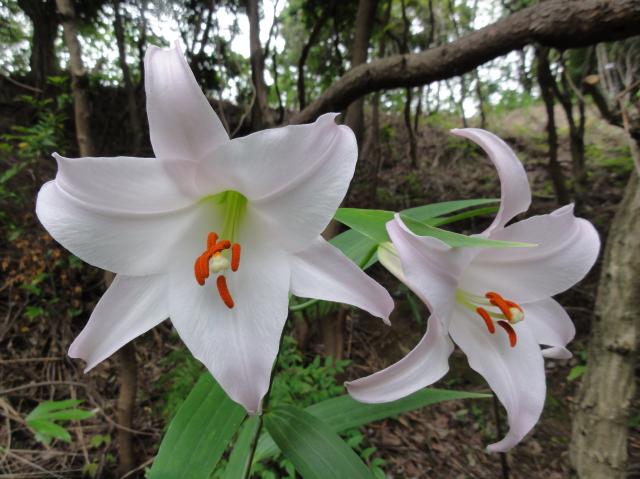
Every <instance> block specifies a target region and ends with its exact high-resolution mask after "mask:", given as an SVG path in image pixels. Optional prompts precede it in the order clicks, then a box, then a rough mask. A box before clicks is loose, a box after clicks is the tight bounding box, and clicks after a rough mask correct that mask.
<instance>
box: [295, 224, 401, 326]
mask: <svg viewBox="0 0 640 479" xmlns="http://www.w3.org/2000/svg"><path fill="white" fill-rule="evenodd" d="M291 292H292V293H293V294H295V295H296V296H300V297H302V298H315V299H324V300H327V301H335V302H337V303H346V304H351V305H353V306H356V307H358V308H361V309H364V310H365V311H368V312H369V313H371V314H373V315H374V316H378V317H379V318H382V319H383V320H384V321H385V322H386V323H387V324H389V314H390V313H391V311H392V310H393V299H391V296H390V295H389V293H388V292H387V290H386V289H384V288H383V287H382V286H380V285H379V284H378V283H377V282H375V281H374V280H373V279H371V278H370V277H369V276H367V274H366V273H365V272H364V271H362V270H361V269H360V268H358V266H356V265H355V263H353V262H352V261H351V260H350V259H349V258H347V257H346V256H345V255H344V254H342V252H341V251H340V250H339V249H338V248H336V247H335V246H333V245H331V244H329V243H328V242H326V241H325V240H324V239H323V238H321V237H318V238H316V240H315V241H314V242H313V243H311V245H310V246H309V247H308V248H307V249H305V250H302V251H300V252H298V253H294V254H292V255H291Z"/></svg>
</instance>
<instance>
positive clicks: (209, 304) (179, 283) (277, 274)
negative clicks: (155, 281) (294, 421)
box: [169, 234, 290, 414]
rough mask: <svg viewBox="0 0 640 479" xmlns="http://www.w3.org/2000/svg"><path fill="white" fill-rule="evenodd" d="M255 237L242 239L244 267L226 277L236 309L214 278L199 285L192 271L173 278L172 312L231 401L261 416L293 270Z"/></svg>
mask: <svg viewBox="0 0 640 479" xmlns="http://www.w3.org/2000/svg"><path fill="white" fill-rule="evenodd" d="M254 236H255V235H251V234H245V235H241V241H240V242H241V243H242V260H241V263H240V267H239V269H238V270H237V271H236V272H231V271H227V272H226V273H225V277H226V281H227V285H228V289H229V292H230V294H231V296H232V298H233V301H234V303H235V305H234V307H233V308H232V309H229V308H228V307H227V306H225V304H224V303H223V302H222V300H221V298H220V296H219V294H218V291H217V290H216V282H215V279H216V278H215V277H211V278H209V280H208V281H207V283H206V284H205V285H204V286H199V285H198V284H197V283H196V280H195V278H194V276H193V268H192V267H188V268H185V269H181V270H178V271H175V272H174V273H172V274H171V285H170V292H169V310H170V316H171V321H172V323H173V325H174V326H175V328H176V330H177V331H178V334H179V335H180V337H181V338H182V340H183V341H184V343H185V344H186V345H187V347H188V348H189V350H190V351H191V353H192V354H193V355H194V357H196V358H197V359H198V360H200V361H201V362H202V363H203V364H204V365H205V366H206V367H207V369H209V371H210V372H211V374H213V376H214V377H215V379H216V380H217V381H218V383H219V384H220V386H221V387H222V388H223V389H224V390H225V391H226V392H227V394H228V395H229V397H230V398H231V399H233V400H234V401H236V402H237V403H239V404H241V405H242V406H244V407H245V409H246V410H247V411H248V412H249V413H251V414H254V413H258V414H259V413H260V412H261V401H262V397H263V396H264V395H265V394H266V392H267V390H268V389H269V379H270V377H271V369H272V368H273V363H274V361H275V359H276V356H277V353H278V347H279V343H280V336H281V335H282V329H283V327H284V323H285V321H286V319H287V308H288V294H287V293H288V290H289V280H290V270H289V262H288V260H287V258H286V255H285V254H284V252H283V251H281V250H279V249H278V248H277V247H276V246H275V245H273V244H271V243H269V242H267V241H262V242H261V241H260V240H259V238H256V237H254ZM252 237H253V238H252ZM252 239H253V240H252Z"/></svg>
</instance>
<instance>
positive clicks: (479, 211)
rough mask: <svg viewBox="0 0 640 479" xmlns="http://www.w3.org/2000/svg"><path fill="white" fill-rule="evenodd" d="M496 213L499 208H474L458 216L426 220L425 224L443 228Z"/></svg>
mask: <svg viewBox="0 0 640 479" xmlns="http://www.w3.org/2000/svg"><path fill="white" fill-rule="evenodd" d="M496 211H498V207H497V206H485V207H484V208H474V209H472V210H469V211H463V212H462V213H458V214H456V215H451V216H441V217H439V218H432V219H430V220H426V221H425V222H424V223H425V224H428V225H430V226H442V225H448V224H450V223H456V222H458V221H462V220H466V219H469V218H475V217H476V216H486V215H490V214H493V213H495V212H496Z"/></svg>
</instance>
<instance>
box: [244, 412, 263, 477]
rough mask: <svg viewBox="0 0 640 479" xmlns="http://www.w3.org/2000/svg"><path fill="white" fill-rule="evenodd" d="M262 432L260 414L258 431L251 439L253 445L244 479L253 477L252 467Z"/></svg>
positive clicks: (250, 449)
mask: <svg viewBox="0 0 640 479" xmlns="http://www.w3.org/2000/svg"><path fill="white" fill-rule="evenodd" d="M261 432H262V416H258V427H257V428H256V432H255V433H254V434H253V439H252V440H251V447H250V448H249V455H248V456H247V467H246V468H245V470H244V476H243V477H244V479H249V478H250V477H251V468H252V466H253V457H254V456H255V454H256V448H257V446H258V440H259V439H260V433H261Z"/></svg>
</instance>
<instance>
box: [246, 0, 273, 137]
mask: <svg viewBox="0 0 640 479" xmlns="http://www.w3.org/2000/svg"><path fill="white" fill-rule="evenodd" d="M246 7H247V17H248V19H249V44H250V47H251V81H252V83H253V88H254V101H253V106H252V107H251V127H252V129H253V130H262V129H264V128H268V127H269V126H272V125H273V118H272V116H271V110H269V103H268V99H267V93H268V92H267V85H266V83H265V82H264V52H263V51H262V44H261V43H260V6H259V4H258V0H247V2H246Z"/></svg>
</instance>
